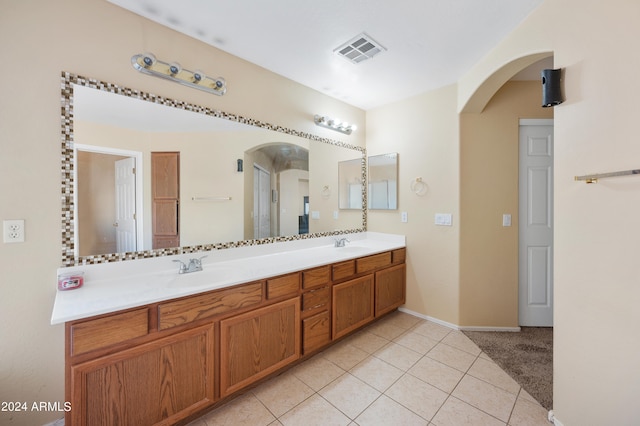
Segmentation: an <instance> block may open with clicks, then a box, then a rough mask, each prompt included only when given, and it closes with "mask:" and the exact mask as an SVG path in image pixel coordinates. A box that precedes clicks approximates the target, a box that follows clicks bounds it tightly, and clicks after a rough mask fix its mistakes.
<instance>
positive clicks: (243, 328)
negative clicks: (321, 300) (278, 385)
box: [220, 297, 301, 397]
mask: <svg viewBox="0 0 640 426" xmlns="http://www.w3.org/2000/svg"><path fill="white" fill-rule="evenodd" d="M300 335H301V333H300V298H299V297H296V298H294V299H289V300H285V301H284V302H280V303H276V304H273V305H270V306H266V307H264V308H260V309H256V310H254V311H251V312H247V313H246V314H242V315H238V316H235V317H231V318H228V319H225V320H222V321H220V346H221V347H220V395H221V396H223V397H224V396H227V395H229V394H231V393H233V392H235V391H236V390H238V389H241V388H243V387H245V386H247V385H249V384H251V383H253V382H254V381H256V380H258V379H261V378H262V377H265V376H267V375H269V374H270V373H272V372H274V371H276V370H278V369H279V368H281V367H283V366H285V365H287V364H289V363H291V362H293V361H295V360H296V359H298V358H299V357H300Z"/></svg>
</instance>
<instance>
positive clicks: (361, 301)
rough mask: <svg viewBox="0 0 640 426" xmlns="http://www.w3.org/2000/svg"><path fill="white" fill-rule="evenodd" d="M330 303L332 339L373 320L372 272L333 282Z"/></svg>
mask: <svg viewBox="0 0 640 426" xmlns="http://www.w3.org/2000/svg"><path fill="white" fill-rule="evenodd" d="M332 303H333V311H332V313H333V315H332V318H331V321H332V324H333V338H334V339H337V338H340V337H342V336H344V335H346V334H348V333H350V332H351V331H353V330H355V329H357V328H360V327H361V326H363V325H365V324H367V323H368V322H370V321H371V320H373V318H374V312H373V274H369V275H365V276H363V277H360V278H356V279H353V280H349V281H346V282H344V283H341V284H335V285H334V286H333V300H332Z"/></svg>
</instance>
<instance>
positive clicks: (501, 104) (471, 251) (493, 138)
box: [459, 53, 553, 329]
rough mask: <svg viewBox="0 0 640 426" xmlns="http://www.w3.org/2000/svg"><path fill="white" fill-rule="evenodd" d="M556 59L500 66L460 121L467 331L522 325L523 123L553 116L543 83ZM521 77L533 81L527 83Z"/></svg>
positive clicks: (463, 319)
mask: <svg viewBox="0 0 640 426" xmlns="http://www.w3.org/2000/svg"><path fill="white" fill-rule="evenodd" d="M551 55H552V54H551V53H541V54H533V55H528V56H525V57H522V58H518V59H515V60H513V61H510V62H509V63H508V64H506V65H504V66H502V67H500V68H499V69H498V70H496V71H495V72H494V73H493V74H492V75H490V76H488V77H486V78H485V79H484V81H483V83H482V85H481V86H480V87H478V88H477V89H476V90H475V91H474V93H473V95H472V96H471V97H470V98H469V100H468V102H466V104H465V106H464V108H463V109H462V112H461V113H460V116H459V118H460V212H461V213H460V215H461V218H460V224H461V225H460V226H461V229H460V324H461V325H463V326H466V325H469V326H471V325H472V326H487V327H491V326H500V327H506V328H513V329H517V328H518V327H519V320H518V272H519V269H518V250H519V248H518V241H519V239H518V237H519V234H518V225H519V221H518V213H519V146H518V140H519V120H520V119H521V118H530V119H549V118H553V109H552V108H542V107H541V97H542V88H541V83H540V78H539V76H540V69H541V67H543V66H549V64H550V63H552V62H550V61H549V60H548V58H552V56H551ZM545 58H547V61H546V62H541V60H544V59H545ZM521 73H526V75H528V76H529V77H527V78H525V79H522V78H519V76H520V75H523V74H521ZM505 216H507V217H508V218H510V219H511V223H510V225H506V224H505V220H504V218H505Z"/></svg>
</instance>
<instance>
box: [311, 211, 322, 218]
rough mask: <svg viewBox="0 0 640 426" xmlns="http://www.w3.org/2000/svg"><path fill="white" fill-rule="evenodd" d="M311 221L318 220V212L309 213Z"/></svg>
mask: <svg viewBox="0 0 640 426" xmlns="http://www.w3.org/2000/svg"><path fill="white" fill-rule="evenodd" d="M311 219H320V212H319V211H317V210H313V211H311Z"/></svg>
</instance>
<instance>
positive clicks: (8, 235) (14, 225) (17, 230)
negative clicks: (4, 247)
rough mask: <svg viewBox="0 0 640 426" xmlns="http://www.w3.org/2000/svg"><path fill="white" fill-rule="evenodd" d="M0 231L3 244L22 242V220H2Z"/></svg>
mask: <svg viewBox="0 0 640 426" xmlns="http://www.w3.org/2000/svg"><path fill="white" fill-rule="evenodd" d="M2 231H3V232H2V234H3V238H4V242H5V243H23V242H24V220H21V219H20V220H3V221H2Z"/></svg>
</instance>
